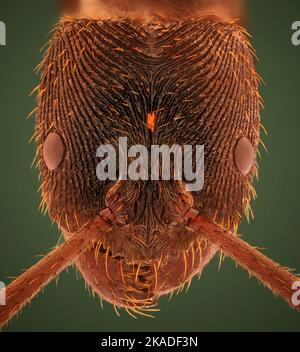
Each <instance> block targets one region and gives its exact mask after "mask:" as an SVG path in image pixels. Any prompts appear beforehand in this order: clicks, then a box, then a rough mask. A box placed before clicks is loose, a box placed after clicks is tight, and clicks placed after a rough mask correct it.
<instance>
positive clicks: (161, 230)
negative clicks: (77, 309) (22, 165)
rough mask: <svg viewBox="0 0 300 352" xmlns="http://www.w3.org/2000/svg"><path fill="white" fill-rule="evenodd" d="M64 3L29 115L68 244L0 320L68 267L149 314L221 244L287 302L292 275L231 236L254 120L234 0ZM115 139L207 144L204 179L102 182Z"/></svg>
mask: <svg viewBox="0 0 300 352" xmlns="http://www.w3.org/2000/svg"><path fill="white" fill-rule="evenodd" d="M72 5H73V6H72V8H70V7H69V6H68V7H67V8H66V10H65V16H63V17H62V19H61V21H60V22H59V24H58V25H57V28H56V31H55V33H54V35H53V38H52V40H51V42H50V45H49V48H48V51H47V53H46V55H45V57H44V60H43V62H42V64H41V68H42V74H41V82H40V85H39V90H38V99H37V103H38V109H37V119H36V141H37V146H38V154H37V155H38V165H39V167H40V170H41V176H42V182H43V183H42V187H41V189H42V196H43V205H45V206H46V208H47V209H48V212H49V214H50V217H51V218H52V219H53V220H54V221H55V222H56V223H57V224H58V225H59V227H60V229H61V230H62V232H63V234H64V238H65V242H64V243H63V244H62V245H61V246H59V247H58V248H56V249H55V250H54V251H53V252H51V253H50V254H49V255H48V256H47V257H45V258H44V259H42V260H41V261H40V262H39V263H38V264H37V265H36V266H34V267H33V268H31V269H29V270H28V271H27V272H25V273H24V274H22V275H21V276H20V277H19V278H18V279H16V280H15V281H14V282H12V283H11V284H10V285H9V286H8V288H7V305H6V306H5V307H0V326H2V325H4V324H5V323H6V322H7V321H8V320H9V319H10V318H11V317H12V316H13V315H14V314H16V313H17V312H18V311H19V310H20V309H21V308H22V307H23V306H24V304H25V303H26V302H28V301H29V300H31V299H32V298H33V297H34V295H35V294H37V293H38V292H39V291H40V289H41V288H42V287H44V286H45V285H46V284H47V283H48V282H49V281H50V280H52V279H53V278H54V277H56V276H57V275H58V274H59V273H60V272H61V271H62V270H63V269H65V268H66V267H67V266H69V265H71V264H75V265H76V267H77V268H78V269H79V271H80V273H81V274H82V276H83V278H84V279H85V280H86V282H87V283H88V285H89V286H90V287H91V288H92V290H93V291H94V292H95V293H96V294H98V295H99V296H101V297H102V298H103V299H105V300H106V301H109V302H111V303H112V304H113V305H115V306H116V307H123V308H125V309H126V310H127V311H128V312H129V313H130V314H131V315H135V314H142V315H148V314H149V313H150V312H152V311H155V308H154V307H155V305H156V303H157V301H158V299H159V297H160V296H162V295H164V294H167V293H172V292H173V291H174V290H177V289H180V288H181V287H182V286H183V285H185V284H186V283H189V282H191V280H192V279H193V277H194V276H195V275H197V274H201V272H202V270H203V268H204V267H205V266H206V265H207V264H208V263H209V262H210V260H211V259H212V258H213V257H214V255H215V254H216V253H217V252H218V251H219V252H222V253H224V254H225V255H226V256H229V257H231V258H232V259H233V260H234V261H235V262H236V263H237V264H239V265H240V266H242V267H244V268H245V269H246V270H247V271H248V272H249V273H250V274H252V275H253V276H255V277H257V278H258V279H259V280H260V281H261V282H262V283H263V284H264V285H266V286H267V287H269V288H270V289H271V290H272V291H273V292H274V293H275V294H276V295H280V296H281V297H283V298H284V299H285V300H286V301H287V302H288V303H289V304H290V305H292V296H293V293H294V291H293V289H292V286H293V283H294V282H295V281H297V277H296V276H294V275H292V274H291V273H290V272H289V271H288V270H286V269H284V268H282V267H281V266H279V265H277V264H275V263H274V262H272V261H271V260H269V259H268V258H266V257H265V256H263V255H262V254H261V253H259V252H258V251H257V250H256V249H254V248H253V247H251V246H250V245H248V244H247V243H245V242H243V241H242V240H241V239H240V238H239V237H238V236H237V234H236V233H237V229H238V226H239V224H240V222H241V220H242V216H243V214H244V213H246V215H249V213H251V208H250V200H251V195H255V191H254V189H253V185H252V181H253V178H254V176H255V175H256V174H257V172H258V167H257V162H256V158H255V155H256V152H257V148H258V144H259V141H260V132H259V131H260V128H261V124H260V118H259V105H260V97H259V93H258V86H259V78H258V75H257V73H256V71H255V68H254V64H253V50H252V48H251V46H250V44H249V41H248V39H247V33H246V31H245V29H244V28H242V27H241V26H240V25H239V24H238V23H239V21H238V20H236V19H237V18H239V16H240V14H241V9H240V7H239V5H240V4H239V2H238V1H233V0H228V1H208V2H207V1H202V0H198V1H197V0H195V1H176V0H170V1H155V0H153V1H141V0H139V1H138V0H134V1H112V0H103V1H100V0H91V1H81V2H72ZM120 137H127V138H128V143H129V145H130V146H133V145H144V146H146V147H147V148H150V146H152V145H167V146H172V145H174V144H177V145H181V146H183V145H193V146H196V145H204V147H205V180H204V187H203V189H202V190H201V191H197V192H189V191H187V190H186V187H185V180H182V181H177V180H175V179H171V180H170V181H162V180H157V181H145V180H144V181H142V180H138V181H130V180H123V181H121V180H119V181H103V182H100V181H99V180H98V179H97V176H96V172H95V171H96V168H97V163H98V161H99V160H98V159H97V155H96V152H97V148H98V147H99V145H103V144H110V145H113V146H117V141H118V139H119V138H120ZM295 308H297V307H295ZM298 308H299V307H298Z"/></svg>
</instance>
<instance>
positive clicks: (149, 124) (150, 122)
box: [147, 112, 156, 132]
mask: <svg viewBox="0 0 300 352" xmlns="http://www.w3.org/2000/svg"><path fill="white" fill-rule="evenodd" d="M155 119H156V116H155V113H154V112H149V114H148V116H147V127H148V128H149V130H150V131H151V132H154V125H155Z"/></svg>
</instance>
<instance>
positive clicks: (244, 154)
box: [234, 137, 255, 176]
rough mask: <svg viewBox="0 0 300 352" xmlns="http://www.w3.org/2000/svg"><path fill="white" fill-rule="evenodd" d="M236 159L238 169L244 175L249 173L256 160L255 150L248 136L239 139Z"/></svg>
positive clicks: (236, 147)
mask: <svg viewBox="0 0 300 352" xmlns="http://www.w3.org/2000/svg"><path fill="white" fill-rule="evenodd" d="M234 161H235V166H236V168H237V169H238V171H239V172H240V173H241V174H242V175H244V176H246V175H248V173H249V172H250V170H251V168H252V166H253V164H254V161H255V151H254V148H253V146H252V144H251V142H250V141H249V139H248V138H246V137H242V138H240V139H239V140H238V142H237V144H236V146H235V150H234Z"/></svg>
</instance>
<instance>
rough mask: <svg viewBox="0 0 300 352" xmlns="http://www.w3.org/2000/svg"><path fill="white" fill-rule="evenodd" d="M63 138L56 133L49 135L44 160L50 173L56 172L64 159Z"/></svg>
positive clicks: (44, 146) (44, 148)
mask: <svg viewBox="0 0 300 352" xmlns="http://www.w3.org/2000/svg"><path fill="white" fill-rule="evenodd" d="M64 151H65V147H64V144H63V141H62V138H61V137H60V136H59V135H58V134H57V133H55V132H51V133H49V134H48V136H47V138H46V140H45V142H44V145H43V158H44V161H45V163H46V166H47V168H48V169H49V170H50V171H53V170H56V169H57V168H58V167H59V165H60V164H61V162H62V160H63V158H64Z"/></svg>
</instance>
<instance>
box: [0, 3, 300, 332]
mask: <svg viewBox="0 0 300 352" xmlns="http://www.w3.org/2000/svg"><path fill="white" fill-rule="evenodd" d="M248 2H249V29H250V33H251V34H252V35H253V40H252V42H253V44H254V47H255V48H256V50H257V56H258V57H259V58H260V63H259V64H258V65H257V67H258V71H259V73H260V74H261V75H262V77H263V78H264V80H265V81H266V85H265V86H263V87H262V88H261V93H262V96H263V98H264V101H265V107H266V108H265V111H264V112H263V113H262V120H263V123H264V125H265V126H266V128H267V130H268V133H269V135H268V137H264V141H265V143H266V145H267V147H268V149H269V154H268V155H267V154H266V153H264V152H263V153H262V155H263V157H262V160H261V162H260V167H261V173H260V181H259V183H258V184H257V191H258V195H259V197H258V199H257V200H256V201H255V202H254V203H253V208H254V211H255V221H252V222H251V224H250V225H249V224H246V223H245V224H243V226H242V227H241V229H240V232H241V233H243V234H245V236H244V238H245V239H246V240H247V241H249V242H250V243H251V244H253V245H256V246H259V247H263V248H267V249H266V250H265V253H266V254H267V255H268V256H270V257H271V258H272V259H274V260H276V261H278V262H280V263H282V264H283V265H286V266H289V267H292V268H297V269H298V272H300V232H299V218H300V214H299V210H300V206H299V199H300V186H299V172H300V164H299V150H300V149H299V147H300V138H299V130H300V115H299V111H300V97H299V91H300V66H299V63H300V46H299V47H294V46H293V45H292V44H291V35H292V31H291V25H292V23H293V22H294V21H296V20H300V3H299V1H298V0H293V1H292V0H289V1H285V2H284V1H280V2H279V1H271V0H263V1H261V0H251V1H248ZM0 20H2V21H4V22H5V23H6V25H7V46H6V47H0V115H1V124H0V133H1V138H0V153H1V172H0V184H1V202H0V207H1V209H0V214H1V215H0V216H1V222H0V226H1V228H0V231H1V237H0V280H2V281H5V282H9V281H10V280H9V279H8V277H9V276H17V275H18V274H20V272H21V269H25V268H29V267H30V266H31V265H32V264H34V263H35V262H36V261H37V257H36V255H39V254H45V253H47V252H48V251H49V249H50V248H51V247H53V246H54V245H55V244H56V243H57V240H58V237H59V234H58V231H57V230H56V228H55V227H52V228H51V226H50V225H51V224H50V221H49V219H48V218H47V216H46V217H43V216H42V215H41V214H40V213H38V211H37V208H38V204H39V200H40V197H39V195H38V194H37V189H38V175H37V171H36V170H35V169H31V168H30V164H31V162H32V159H33V157H34V151H35V149H34V148H35V147H34V145H33V144H32V145H28V140H29V138H30V137H31V135H32V133H33V129H34V119H31V120H28V121H26V119H25V118H26V115H27V114H28V113H29V112H30V111H31V110H32V109H33V108H34V98H29V97H28V94H29V92H30V91H31V90H32V89H33V88H34V87H35V86H36V85H37V83H38V78H37V77H36V76H35V75H34V73H33V69H34V67H35V66H36V64H38V62H39V60H40V58H41V54H40V52H39V49H40V47H41V46H42V45H43V44H44V43H45V42H46V41H47V40H48V39H49V35H47V33H49V30H50V29H51V27H52V26H53V25H54V24H55V21H57V18H56V8H55V2H54V1H53V0H47V1H46V0H43V1H38V0H28V1H19V0H9V1H8V0H7V1H3V0H2V1H1V5H0ZM160 308H161V309H162V312H161V313H158V314H157V316H156V319H154V320H152V319H148V318H139V319H138V320H134V319H132V318H130V317H129V316H128V315H127V313H126V312H122V315H121V318H119V317H118V316H116V314H115V313H114V310H113V308H112V307H111V306H110V305H108V304H104V310H102V309H101V305H100V302H99V300H98V299H97V298H92V297H91V296H90V295H89V293H88V292H87V291H86V290H85V288H84V282H83V281H82V280H81V279H77V278H76V274H75V271H74V270H73V269H70V270H69V272H68V273H67V272H65V273H63V274H62V275H61V276H60V279H59V281H58V285H56V283H55V282H54V283H52V284H50V285H49V286H48V287H47V288H46V289H45V290H44V292H43V293H42V294H40V295H39V296H38V297H37V298H36V299H34V300H33V301H32V303H31V304H30V305H29V306H27V307H26V308H25V309H24V310H23V312H22V314H21V315H20V316H19V317H18V318H15V319H13V321H12V322H11V323H10V324H9V325H8V327H7V328H5V331H140V330H142V331H160V330H163V331H211V330H213V331H265V330H267V331H286V330H292V331H300V314H299V313H295V312H293V311H292V310H291V309H290V308H289V307H288V306H287V304H286V303H285V302H283V301H281V300H280V299H278V298H275V297H274V296H273V295H272V294H271V293H270V292H269V291H268V290H267V289H265V288H264V287H262V286H261V285H259V284H258V282H257V281H256V280H255V279H251V280H249V277H248V274H247V273H246V272H245V271H243V270H241V269H236V267H235V264H234V263H233V262H232V261H231V260H230V259H226V260H225V263H224V264H223V266H222V268H221V271H220V272H218V260H217V258H215V260H214V261H213V262H212V263H211V264H210V265H209V267H208V268H207V269H206V270H205V272H204V274H203V276H202V279H201V280H200V281H197V280H195V281H194V282H193V284H192V286H191V288H190V290H189V291H188V293H186V294H180V295H178V296H176V297H175V298H174V299H173V300H172V301H171V302H169V301H168V298H163V299H162V300H161V302H160Z"/></svg>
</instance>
